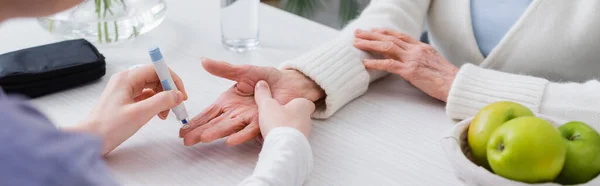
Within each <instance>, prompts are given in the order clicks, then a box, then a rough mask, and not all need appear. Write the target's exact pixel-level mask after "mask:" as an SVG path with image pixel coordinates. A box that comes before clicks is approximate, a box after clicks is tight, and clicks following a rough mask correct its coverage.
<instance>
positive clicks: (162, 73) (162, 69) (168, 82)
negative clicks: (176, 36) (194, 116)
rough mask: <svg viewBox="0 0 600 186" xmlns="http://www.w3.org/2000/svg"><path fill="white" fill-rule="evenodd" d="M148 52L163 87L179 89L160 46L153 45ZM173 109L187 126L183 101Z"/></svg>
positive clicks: (186, 115)
mask: <svg viewBox="0 0 600 186" xmlns="http://www.w3.org/2000/svg"><path fill="white" fill-rule="evenodd" d="M148 53H150V58H152V64H154V71H156V74H157V75H158V79H159V80H160V84H161V85H162V87H163V89H164V90H165V91H168V90H177V86H175V82H173V79H172V78H171V72H170V71H169V67H168V66H167V63H166V62H165V60H164V59H163V56H162V54H161V53H160V49H159V48H158V47H153V48H151V49H150V50H149V51H148ZM171 111H173V114H175V117H176V118H177V120H179V122H181V124H183V125H184V127H185V126H186V125H187V123H188V113H187V110H186V109H185V105H184V104H183V102H182V103H181V104H179V105H177V106H175V107H173V109H171Z"/></svg>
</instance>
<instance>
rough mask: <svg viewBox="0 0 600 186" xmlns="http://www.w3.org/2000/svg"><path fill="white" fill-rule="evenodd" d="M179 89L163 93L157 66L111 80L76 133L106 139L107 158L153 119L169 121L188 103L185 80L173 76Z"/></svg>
mask: <svg viewBox="0 0 600 186" xmlns="http://www.w3.org/2000/svg"><path fill="white" fill-rule="evenodd" d="M171 75H172V78H173V81H174V82H175V85H176V86H177V89H179V90H181V91H163V88H162V86H161V84H160V80H159V79H158V76H157V75H156V72H155V71H154V66H152V65H144V66H141V67H138V68H134V69H129V70H125V71H123V72H120V73H117V74H115V75H113V76H112V77H111V78H110V81H109V82H108V85H107V86H106V89H104V92H103V93H102V96H101V98H100V101H99V102H98V105H96V107H95V108H94V109H93V110H92V112H91V114H90V115H89V116H88V118H87V119H86V120H85V121H84V122H83V123H81V124H80V125H78V126H76V127H74V128H73V130H77V131H83V132H91V133H94V134H97V135H99V136H100V137H102V138H103V139H104V146H103V151H102V152H103V154H104V155H106V154H107V153H109V152H110V151H112V150H113V149H115V148H116V147H117V146H119V145H120V144H121V143H123V141H125V140H126V139H128V138H129V137H131V136H132V135H133V134H134V133H135V132H137V131H138V130H139V129H140V128H141V127H142V126H143V125H144V124H146V123H147V122H148V121H150V119H152V117H153V116H155V115H158V116H159V118H161V119H163V120H164V119H166V118H167V115H168V114H169V110H170V109H171V108H173V107H175V106H177V105H179V104H180V103H181V102H182V101H183V100H186V99H187V94H186V92H185V89H184V87H183V82H182V81H181V79H180V78H179V77H178V76H177V75H176V74H175V73H173V72H171Z"/></svg>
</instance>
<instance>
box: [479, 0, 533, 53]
mask: <svg viewBox="0 0 600 186" xmlns="http://www.w3.org/2000/svg"><path fill="white" fill-rule="evenodd" d="M531 1H532V0H471V21H472V24H473V33H474V34H475V40H476V41H477V45H478V46H479V50H480V51H481V53H482V54H483V56H488V55H489V54H490V52H492V50H493V49H494V48H495V47H496V45H498V43H499V42H500V40H502V38H503V37H504V35H506V33H507V32H508V31H509V30H510V28H512V26H513V25H514V24H515V23H516V22H517V21H518V20H519V18H520V17H521V15H523V13H524V12H525V10H526V9H527V7H529V4H530V3H531Z"/></svg>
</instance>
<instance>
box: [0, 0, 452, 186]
mask: <svg viewBox="0 0 600 186" xmlns="http://www.w3.org/2000/svg"><path fill="white" fill-rule="evenodd" d="M168 6H169V7H168V8H169V10H168V15H167V16H168V17H167V19H166V20H165V21H164V22H163V24H161V25H160V26H159V27H158V28H157V29H156V30H154V31H152V32H150V33H148V34H147V35H144V36H142V37H140V38H138V39H137V40H135V41H133V42H129V43H124V44H122V45H118V46H111V47H105V46H99V49H100V51H101V52H102V53H103V54H104V55H105V56H106V57H107V63H108V65H107V68H108V70H107V75H106V76H105V77H103V78H102V79H101V80H100V81H98V82H95V83H91V84H89V85H86V86H83V87H80V88H77V89H72V90H68V91H64V92H60V93H56V94H52V95H49V96H45V97H42V98H38V99H35V100H32V101H31V102H32V103H33V104H34V105H35V106H37V107H38V108H39V109H41V110H42V111H43V112H44V113H46V114H47V116H48V117H49V118H50V119H51V120H52V121H53V122H55V123H56V124H57V125H59V126H69V125H73V124H76V123H77V122H78V121H80V120H82V119H83V118H84V117H85V116H86V115H87V113H88V112H89V111H90V109H91V108H92V106H93V105H94V104H95V103H96V100H97V98H98V97H99V95H100V93H101V91H102V90H103V88H104V86H105V85H106V83H107V81H108V79H109V77H110V75H111V74H113V73H115V72H118V71H120V70H123V69H126V68H128V67H129V66H132V65H135V64H142V63H150V61H149V57H148V54H147V49H148V48H149V47H150V46H152V45H158V46H160V47H161V50H162V51H163V54H164V56H165V58H166V60H167V61H168V62H169V64H170V66H171V67H172V68H173V70H174V71H176V72H177V73H178V74H179V75H180V76H181V77H182V78H183V80H184V83H185V86H186V89H187V91H188V93H189V95H190V99H189V100H188V101H187V102H186V105H187V108H188V111H189V112H190V114H191V115H195V114H196V113H199V112H200V111H201V110H202V109H203V108H204V107H206V106H208V105H209V104H210V103H212V102H213V101H214V100H215V99H216V98H217V96H218V95H219V94H220V93H221V92H222V91H224V90H225V89H227V88H228V87H230V86H231V85H232V84H233V82H231V81H228V80H224V79H219V78H217V77H214V76H211V75H210V74H208V73H207V72H206V71H204V70H203V69H202V67H201V65H200V60H199V57H200V56H206V57H211V58H214V59H220V60H227V61H229V62H231V63H235V64H253V65H264V66H266V65H270V66H277V64H279V63H280V62H282V61H283V60H286V59H289V58H292V57H295V56H297V55H300V54H302V53H303V52H306V51H309V50H310V49H311V48H313V47H316V46H318V45H319V44H322V43H324V42H326V41H328V40H329V39H332V38H333V37H335V36H336V35H337V33H338V31H337V30H334V29H331V28H329V27H326V26H323V25H320V24H318V23H314V22H312V21H309V20H306V19H303V18H300V17H297V16H295V15H292V14H289V13H286V12H283V11H280V10H278V9H275V8H271V7H268V6H261V15H260V19H261V48H260V49H258V50H255V51H252V52H249V53H244V54H239V53H232V52H229V51H227V50H225V49H224V48H223V47H221V42H220V30H219V12H218V7H219V1H216V0H213V1H204V0H202V1H199V0H196V1H191V0H189V1H182V0H170V1H168ZM24 31H27V32H28V33H26V32H24ZM54 41H56V40H55V39H54V38H53V37H51V36H50V34H48V33H47V32H46V31H44V30H43V29H42V28H41V27H40V26H39V25H38V24H37V22H36V21H35V20H32V19H19V20H11V21H8V22H5V23H3V24H0V53H5V52H9V51H13V50H17V49H21V48H26V47H31V46H36V45H41V44H46V43H50V42H54ZM171 117H172V116H171ZM171 119H172V118H171ZM453 124H454V122H453V121H452V120H450V119H449V118H447V117H446V115H445V113H444V104H443V103H441V102H439V101H436V100H434V99H432V98H429V97H428V96H426V95H425V94H423V93H421V92H420V91H419V90H417V89H415V88H413V87H412V86H410V85H409V84H408V83H406V82H405V81H403V80H401V79H400V78H399V77H397V76H388V77H386V78H384V79H382V80H380V81H377V82H375V83H373V84H371V87H370V90H369V91H368V92H367V93H366V94H365V95H364V96H362V97H360V98H358V99H356V100H355V101H353V102H351V103H350V104H348V105H346V106H345V107H344V108H343V109H341V110H340V111H339V112H338V113H336V114H335V115H334V116H333V117H331V118H330V119H327V120H315V121H314V128H313V135H312V136H311V139H310V141H311V144H312V147H313V153H314V165H315V166H314V170H313V173H312V175H311V177H310V178H309V179H308V180H307V181H306V185H460V182H459V180H458V179H457V178H456V177H455V176H454V173H453V170H452V169H451V167H450V165H449V163H448V161H447V160H446V158H445V157H444V155H443V152H442V148H441V145H440V138H441V136H442V135H443V134H444V133H445V132H446V131H448V130H449V129H450V128H451V127H452V126H453ZM178 129H179V125H178V124H177V123H176V121H175V120H168V121H162V120H159V119H156V118H155V119H153V120H151V121H150V123H148V124H147V125H146V126H145V127H143V128H142V129H141V130H140V131H139V132H138V133H137V134H135V135H134V136H133V137H132V138H130V140H128V141H126V142H125V143H124V144H123V145H121V146H120V147H119V148H117V149H116V150H115V151H113V153H112V154H111V155H109V157H108V158H107V162H108V164H109V166H110V168H111V170H112V172H113V174H114V177H115V179H117V180H118V181H119V182H121V183H123V184H124V185H211V186H212V185H235V184H237V183H238V182H240V181H241V180H242V179H244V178H245V177H246V176H248V175H250V173H251V172H252V170H253V168H254V166H255V162H256V160H257V157H258V153H259V151H260V146H259V144H258V143H256V142H251V143H247V144H243V145H240V146H237V147H227V146H226V145H225V144H224V140H219V141H216V142H214V143H210V144H200V145H196V146H193V147H184V146H183V142H182V140H181V139H179V138H178V137H177V134H178V133H177V132H178Z"/></svg>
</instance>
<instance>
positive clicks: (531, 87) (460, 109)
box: [446, 64, 549, 119]
mask: <svg viewBox="0 0 600 186" xmlns="http://www.w3.org/2000/svg"><path fill="white" fill-rule="evenodd" d="M548 83H549V82H548V80H546V79H542V78H537V77H532V76H524V75H516V74H510V73H505V72H500V71H495V70H490V69H484V68H481V67H478V66H475V65H473V64H465V65H463V66H462V67H461V69H460V71H459V72H458V74H457V75H456V78H455V79H454V82H453V83H452V87H451V88H450V93H449V95H448V102H447V104H446V113H447V114H448V116H450V117H451V118H453V119H465V118H468V117H472V116H474V115H476V114H477V112H478V111H479V110H480V109H481V108H483V107H485V106H486V105H488V104H490V103H493V102H496V101H514V102H517V103H520V104H523V105H524V106H526V107H528V108H529V109H531V110H532V111H533V112H535V113H539V109H540V104H541V101H542V98H543V95H544V90H545V88H546V85H547V84H548Z"/></svg>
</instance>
